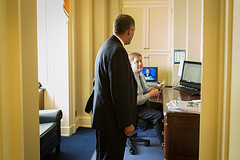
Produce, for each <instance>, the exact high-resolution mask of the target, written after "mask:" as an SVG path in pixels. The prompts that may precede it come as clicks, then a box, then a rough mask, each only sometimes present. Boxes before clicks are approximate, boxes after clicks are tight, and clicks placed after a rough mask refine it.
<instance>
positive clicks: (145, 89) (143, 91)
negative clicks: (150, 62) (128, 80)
mask: <svg viewBox="0 0 240 160" xmlns="http://www.w3.org/2000/svg"><path fill="white" fill-rule="evenodd" d="M129 61H130V63H131V67H132V70H133V72H134V76H135V79H136V81H137V116H138V118H139V119H142V120H145V121H147V122H148V123H152V124H153V127H154V128H155V130H156V133H157V136H158V138H159V141H160V143H161V142H162V133H161V132H162V123H161V122H162V117H163V116H162V112H161V111H159V110H155V109H152V108H150V107H148V105H147V103H146V102H148V100H149V99H150V98H151V97H156V96H158V94H159V89H160V87H161V86H159V89H157V88H152V89H151V88H149V86H148V85H147V84H146V80H145V76H144V75H143V74H142V73H141V71H142V69H143V62H142V55H141V54H140V53H136V52H134V53H131V54H129Z"/></svg>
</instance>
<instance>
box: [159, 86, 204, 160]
mask: <svg viewBox="0 0 240 160" xmlns="http://www.w3.org/2000/svg"><path fill="white" fill-rule="evenodd" d="M192 99H200V97H199V96H192V95H191V94H189V93H186V92H180V91H177V90H174V89H173V88H163V114H164V121H163V122H164V145H163V149H164V159H166V160H186V159H187V160H196V159H198V155H199V124H200V115H199V114H193V113H187V112H184V111H179V112H173V111H168V109H167V106H166V103H168V102H170V101H171V100H183V101H191V100H192Z"/></svg>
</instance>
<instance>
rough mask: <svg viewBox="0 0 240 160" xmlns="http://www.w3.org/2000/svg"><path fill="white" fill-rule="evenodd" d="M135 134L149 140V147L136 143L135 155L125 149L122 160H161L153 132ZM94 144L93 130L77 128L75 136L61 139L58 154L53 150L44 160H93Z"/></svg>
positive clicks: (159, 148) (158, 145)
mask: <svg viewBox="0 0 240 160" xmlns="http://www.w3.org/2000/svg"><path fill="white" fill-rule="evenodd" d="M137 132H138V137H143V138H145V139H149V140H150V146H148V147H146V146H144V145H143V144H142V143H137V144H136V145H135V148H136V152H137V154H136V155H131V154H130V153H129V150H128V148H127V147H126V150H125V155H124V160H163V150H162V147H161V145H160V142H159V140H158V138H157V136H156V133H155V130H154V129H148V130H146V131H140V130H137ZM95 144H96V140H95V130H93V129H91V128H82V127H79V128H78V129H77V132H76V134H74V135H72V136H70V137H62V141H61V152H60V153H56V152H55V150H53V151H52V152H51V153H50V154H49V155H47V158H46V159H45V160H95V159H96V158H95Z"/></svg>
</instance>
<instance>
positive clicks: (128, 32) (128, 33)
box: [127, 28, 131, 36]
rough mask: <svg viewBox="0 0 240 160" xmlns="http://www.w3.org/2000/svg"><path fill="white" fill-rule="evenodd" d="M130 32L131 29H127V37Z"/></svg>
mask: <svg viewBox="0 0 240 160" xmlns="http://www.w3.org/2000/svg"><path fill="white" fill-rule="evenodd" d="M130 30H131V28H129V29H128V30H127V35H128V36H129V35H130Z"/></svg>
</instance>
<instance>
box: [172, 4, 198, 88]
mask: <svg viewBox="0 0 240 160" xmlns="http://www.w3.org/2000/svg"><path fill="white" fill-rule="evenodd" d="M201 12H202V11H201V0H174V49H185V50H186V56H187V60H189V61H202V60H201ZM178 68H179V64H174V66H173V85H176V84H177V83H178V82H179V80H180V77H178Z"/></svg>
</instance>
